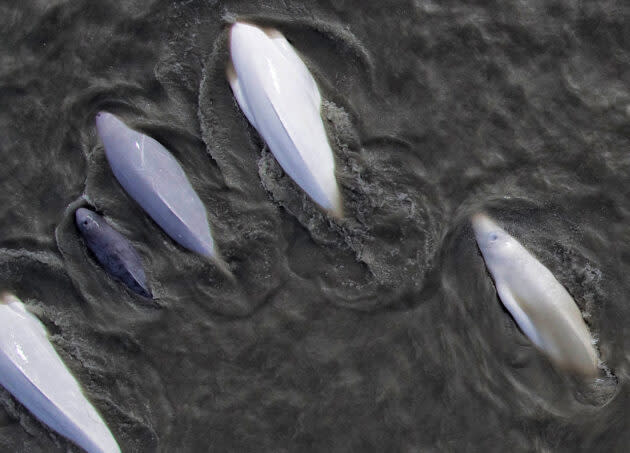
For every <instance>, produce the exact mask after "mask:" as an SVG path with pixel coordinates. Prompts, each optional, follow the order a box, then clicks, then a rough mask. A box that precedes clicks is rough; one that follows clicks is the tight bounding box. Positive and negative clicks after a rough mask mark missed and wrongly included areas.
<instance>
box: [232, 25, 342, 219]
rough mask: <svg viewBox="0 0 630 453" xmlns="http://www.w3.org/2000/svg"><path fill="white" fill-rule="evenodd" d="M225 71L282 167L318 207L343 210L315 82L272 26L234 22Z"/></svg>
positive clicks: (335, 213) (339, 213) (338, 212)
mask: <svg viewBox="0 0 630 453" xmlns="http://www.w3.org/2000/svg"><path fill="white" fill-rule="evenodd" d="M230 55H231V62H230V63H229V64H228V69H227V76H228V80H229V82H230V85H231V87H232V91H233V92H234V97H235V98H236V100H237V102H238V104H239V106H240V107H241V110H242V111H243V113H244V114H245V116H246V117H247V119H248V120H249V122H250V123H251V124H252V126H254V128H256V130H257V131H258V133H259V134H260V135H261V136H262V138H263V139H264V140H265V142H266V143H267V145H268V146H269V149H270V150H271V152H272V153H273V155H274V157H275V158H276V160H277V161H278V163H279V164H280V165H281V166H282V168H283V169H284V171H286V172H287V174H288V175H289V176H290V177H291V178H292V179H293V180H294V181H295V182H296V183H297V184H298V185H299V186H300V187H301V188H302V189H303V190H304V191H305V192H306V193H307V194H308V195H309V196H310V197H311V198H312V199H313V200H314V201H315V202H316V203H317V204H318V205H319V206H321V207H322V208H323V209H324V210H326V211H328V212H329V213H330V214H332V215H333V216H336V217H341V216H342V215H343V206H342V201H341V195H340V193H339V187H338V185H337V180H336V179H335V159H334V156H333V152H332V149H331V148H330V144H329V143H328V138H327V136H326V131H325V129H324V124H323V122H322V118H321V113H320V110H321V103H322V99H321V96H320V94H319V89H318V88H317V83H315V80H314V79H313V77H312V76H311V73H310V72H309V70H308V68H307V67H306V65H305V64H304V62H303V61H302V60H301V58H300V57H299V55H298V54H297V52H296V51H295V49H294V48H293V47H292V46H291V44H289V42H288V41H287V40H286V39H285V38H284V36H283V35H282V34H281V33H280V32H279V31H277V30H273V29H267V28H259V27H256V26H254V25H251V24H248V23H243V22H236V23H235V24H234V25H232V28H231V30H230Z"/></svg>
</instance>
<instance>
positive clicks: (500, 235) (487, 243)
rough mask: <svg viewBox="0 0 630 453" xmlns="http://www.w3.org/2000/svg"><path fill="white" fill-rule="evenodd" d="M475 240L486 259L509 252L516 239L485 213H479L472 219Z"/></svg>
mask: <svg viewBox="0 0 630 453" xmlns="http://www.w3.org/2000/svg"><path fill="white" fill-rule="evenodd" d="M471 223H472V227H473V231H474V232H475V239H476V240H477V244H478V245H479V250H481V253H482V254H483V256H484V258H486V259H488V258H490V257H492V256H496V255H500V254H503V253H505V251H507V250H508V249H509V248H510V247H511V245H512V243H513V241H514V239H513V238H512V236H510V235H509V234H508V233H507V232H506V231H505V230H503V229H502V228H501V227H500V226H499V225H497V224H496V222H495V221H494V220H492V219H491V218H490V217H488V216H487V215H486V214H484V213H481V212H480V213H477V214H475V215H473V216H472V217H471Z"/></svg>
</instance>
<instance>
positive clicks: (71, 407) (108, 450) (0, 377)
mask: <svg viewBox="0 0 630 453" xmlns="http://www.w3.org/2000/svg"><path fill="white" fill-rule="evenodd" d="M0 384H2V386H3V387H4V388H6V389H7V390H8V391H9V392H10V393H11V394H12V395H13V396H14V397H15V398H16V399H18V400H19V401H20V402H21V403H22V404H23V405H24V406H26V408H27V409H28V410H30V411H31V412H32V414H33V415H34V416H35V417H36V418H37V419H39V420H40V421H41V422H43V423H44V424H46V425H48V426H49V427H50V428H51V429H53V430H54V431H56V432H58V433H59V434H61V435H62V436H64V437H67V438H68V439H70V440H71V441H72V442H74V443H76V444H77V445H79V446H80V447H81V448H83V449H85V450H86V451H87V452H88V453H120V448H119V447H118V444H117V443H116V440H115V439H114V437H113V436H112V434H111V432H110V431H109V429H108V428H107V425H105V422H103V419H102V418H101V416H100V415H99V414H98V412H97V411H96V409H94V407H93V406H92V405H91V404H90V402H89V401H88V400H87V398H86V397H85V396H84V395H83V392H82V391H81V387H80V386H79V383H78V382H77V381H76V379H75V378H74V377H73V376H72V374H71V373H70V371H69V370H68V368H66V366H65V365H64V363H63V362H62V360H61V358H60V357H59V355H57V352H56V351H55V349H54V348H53V346H52V345H51V344H50V342H49V341H48V334H47V332H46V329H45V327H44V325H43V324H42V323H41V322H40V321H39V319H37V317H35V316H34V315H32V314H31V313H30V312H29V311H28V310H26V308H25V307H24V305H23V304H22V302H20V301H19V300H18V299H17V298H16V297H15V296H13V295H11V294H6V293H5V294H2V295H0Z"/></svg>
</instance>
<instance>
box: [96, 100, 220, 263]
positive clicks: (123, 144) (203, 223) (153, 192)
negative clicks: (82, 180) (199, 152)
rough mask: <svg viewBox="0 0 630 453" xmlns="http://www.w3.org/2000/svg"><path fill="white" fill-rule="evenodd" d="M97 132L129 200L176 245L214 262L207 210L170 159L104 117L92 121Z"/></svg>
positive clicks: (104, 114)
mask: <svg viewBox="0 0 630 453" xmlns="http://www.w3.org/2000/svg"><path fill="white" fill-rule="evenodd" d="M96 129H97V131H98V134H99V136H100V137H101V140H102V141H103V145H104V146H105V154H106V156H107V160H108V161H109V165H110V166H111V168H112V171H113V172H114V176H116V179H118V182H119V183H120V185H121V186H122V187H123V188H124V189H125V190H126V191H127V193H128V194H129V195H130V196H131V198H133V199H134V200H135V201H136V202H137V203H138V204H139V205H140V206H141V207H142V208H143V209H144V210H145V211H146V212H147V214H149V216H150V217H151V218H152V219H153V220H154V221H155V223H157V224H158V225H159V226H160V227H161V228H162V229H163V230H164V231H165V232H166V234H168V235H169V236H170V237H171V238H172V239H173V240H174V241H176V242H178V243H179V244H180V245H182V246H183V247H185V248H187V249H189V250H192V251H194V252H196V253H198V254H200V255H202V256H205V257H208V258H216V257H217V253H216V250H215V247H214V241H213V239H212V234H211V232H210V225H209V223H208V217H207V214H206V208H205V206H204V205H203V203H202V202H201V200H200V199H199V196H198V195H197V192H195V189H193V187H192V185H191V184H190V182H189V181H188V178H187V177H186V174H185V173H184V170H183V169H182V167H181V165H180V164H179V162H177V160H175V158H174V157H173V156H172V155H171V153H170V152H169V151H168V150H167V149H166V148H164V146H162V145H161V144H160V143H159V142H158V141H156V140H154V139H153V138H151V137H149V136H147V135H145V134H142V133H140V132H138V131H135V130H133V129H131V128H130V127H128V126H127V125H126V124H125V123H123V122H122V121H121V120H120V119H118V118H117V117H116V116H115V115H113V114H111V113H108V112H99V113H98V114H97V115H96Z"/></svg>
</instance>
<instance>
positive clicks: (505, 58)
mask: <svg viewBox="0 0 630 453" xmlns="http://www.w3.org/2000/svg"><path fill="white" fill-rule="evenodd" d="M236 19H246V20H249V21H251V22H254V23H256V24H259V25H264V26H272V27H275V28H277V29H278V30H280V31H281V32H282V33H283V34H284V35H285V36H286V37H287V39H288V40H289V41H290V42H291V43H292V45H293V46H294V47H295V48H296V49H297V50H298V51H299V52H300V54H301V55H302V56H303V59H304V61H305V63H306V65H307V66H308V68H309V69H310V70H311V72H312V74H313V76H314V78H315V79H316V80H317V82H318V85H319V87H320V91H321V93H322V98H323V99H324V103H323V109H322V117H323V120H324V123H325V127H326V129H327V133H328V137H329V141H330V143H331V146H332V148H333V152H334V154H335V160H336V167H337V168H336V172H337V179H338V181H339V185H340V188H341V190H342V196H343V199H344V210H345V217H344V218H343V219H342V220H335V219H332V218H331V217H328V216H326V215H325V214H323V213H322V212H321V211H320V210H319V209H318V208H317V207H316V206H315V205H314V204H313V202H312V201H311V200H310V199H309V198H308V197H307V196H306V195H305V194H304V193H303V192H302V191H301V190H300V189H299V188H298V186H297V185H296V184H295V183H294V182H293V181H291V179H290V178H288V177H287V176H286V175H285V174H284V172H283V171H282V169H281V168H280V166H279V165H278V164H277V162H276V161H275V159H274V157H273V155H272V154H271V153H270V152H269V150H268V149H267V147H266V146H265V144H264V142H263V141H262V139H261V138H260V137H259V135H258V134H257V133H256V131H255V129H253V127H252V126H251V125H250V124H249V123H248V121H247V119H246V118H245V117H244V115H243V114H242V112H241V111H240V109H239V107H238V104H237V103H236V102H235V100H234V97H233V95H232V92H231V90H230V87H229V84H228V82H227V80H226V77H225V68H226V63H227V60H228V47H227V36H228V35H227V30H228V28H229V26H230V24H231V23H233V22H234V21H235V20H236ZM629 23H630V7H629V6H628V4H627V2H624V1H621V0H602V1H598V2H582V1H577V0H565V1H555V0H545V1H541V0H532V1H516V0H510V1H499V0H489V1H473V2H465V1H462V0H448V1H442V2H438V1H432V0H414V1H377V0H366V1H359V0H317V1H315V0H309V1H297V0H296V1H276V0H260V1H258V0H248V1H212V0H206V1H195V0H188V1H183V0H182V1H173V0H169V1H159V0H152V1H130V0H125V1H113V0H102V1H89V0H77V1H64V0H21V1H17V0H3V1H2V2H0V38H1V39H0V106H1V107H0V153H1V156H2V166H0V174H1V177H0V185H1V186H0V188H1V190H0V196H1V197H2V203H0V212H1V215H0V222H1V223H0V232H1V234H0V284H1V287H2V288H1V289H3V290H10V291H12V292H14V293H15V294H16V295H18V296H19V297H20V298H21V299H22V300H23V301H24V302H25V303H26V305H27V306H28V308H29V309H30V310H31V311H32V312H33V313H35V314H36V315H37V316H38V317H39V319H41V320H42V322H43V323H44V324H45V325H46V327H47V328H48V331H49V333H50V338H51V341H52V343H53V345H54V346H55V348H56V350H57V351H58V352H59V354H60V356H61V357H62V359H63V360H64V362H65V363H66V364H67V366H68V368H69V369H70V370H71V371H72V372H73V374H74V375H75V376H76V377H77V379H78V380H79V382H80V383H81V385H82V386H83V388H84V392H85V394H86V396H87V397H88V398H89V399H90V401H91V402H92V403H93V404H94V405H95V407H96V408H97V409H98V410H99V412H100V413H101V414H102V415H103V418H104V420H105V421H106V422H107V424H108V426H109V428H110V429H111V431H112V433H113V435H114V437H115V438H116V439H117V441H118V442H119V444H120V446H121V449H122V451H124V452H205V451H219V452H237V451H238V452H248V451H252V452H253V451H256V452H262V451H264V452H297V451H300V452H301V451H304V452H330V451H333V452H350V451H353V452H394V451H396V452H420V451H421V452H434V451H440V452H442V451H444V452H462V451H469V452H480V451H514V452H532V451H536V452H550V451H554V452H555V451H560V452H564V451H566V452H576V451H584V452H595V451H602V452H604V451H605V452H609V451H615V452H624V451H627V449H628V445H630V417H628V414H629V409H628V407H630V382H629V381H630V368H629V365H630V354H629V353H628V351H630V327H629V326H630V301H629V300H628V299H629V297H628V296H629V295H630V279H629V278H628V274H630V197H629V194H630V157H629V156H630V154H629V152H630V26H629V25H628V24H629ZM100 110H107V111H111V112H113V113H115V114H116V115H119V116H120V117H121V118H122V119H124V121H125V122H127V123H128V124H129V125H130V126H132V127H134V128H135V129H137V130H139V131H142V132H143V133H145V134H148V135H150V136H152V137H154V138H155V139H156V140H158V141H159V142H160V143H162V144H164V146H166V147H167V148H168V149H169V150H170V151H171V152H172V153H173V155H174V156H175V157H176V158H177V159H178V160H179V162H180V163H181V164H182V167H183V168H184V170H185V171H186V173H187V175H188V177H189V179H190V181H191V183H192V185H193V187H194V188H195V190H196V191H197V192H198V194H199V196H200V198H201V199H202V201H203V203H204V204H205V206H206V208H207V211H208V217H209V221H210V223H211V225H212V228H213V234H214V239H215V241H216V244H217V247H218V248H219V250H220V251H221V254H222V257H223V258H224V259H225V261H226V262H227V263H228V265H229V267H230V269H231V270H232V272H233V274H234V276H235V279H234V281H231V280H230V279H227V278H226V277H225V276H224V275H223V274H222V273H221V272H219V271H218V270H217V269H216V267H215V266H213V264H212V263H211V262H209V261H208V260H205V259H203V258H201V257H199V256H197V255H195V254H193V253H191V252H189V251H186V250H185V249H183V248H181V247H180V246H178V245H176V244H175V243H174V242H173V241H172V240H171V239H170V238H169V237H168V236H166V235H165V234H164V233H163V232H162V231H161V230H160V228H159V227H158V226H157V225H156V224H155V223H154V222H153V221H152V220H151V219H150V218H149V217H148V216H147V215H146V214H145V213H144V212H143V211H142V209H141V208H140V207H139V206H138V205H137V204H136V203H135V202H134V201H133V200H132V199H130V198H129V197H128V196H127V195H126V193H125V192H124V191H123V189H122V188H121V187H120V185H119V184H118V182H117V181H116V179H115V178H114V176H113V174H112V172H111V170H110V168H109V165H108V164H107V160H106V158H105V155H104V150H103V146H102V144H101V142H100V140H99V139H98V136H97V135H96V131H95V126H94V116H95V114H96V112H98V111H100ZM80 206H89V207H91V208H93V209H95V210H97V211H98V212H99V213H101V214H103V215H104V216H105V218H106V219H107V220H108V222H109V223H110V224H111V225H113V226H114V227H115V228H116V229H117V230H119V231H120V232H122V233H123V234H124V235H125V236H127V237H128V238H129V239H130V240H131V241H132V243H133V244H134V246H135V247H136V248H137V249H138V251H139V252H140V254H141V255H142V257H143V259H144V261H145V265H146V270H147V277H148V279H149V281H150V283H151V286H152V289H153V293H154V296H155V299H154V300H153V301H150V300H146V299H142V298H139V297H138V296H136V295H134V294H133V293H131V292H130V291H128V290H127V289H125V287H124V285H121V284H120V282H118V281H115V280H113V279H112V278H110V277H109V276H108V275H107V274H106V273H105V272H104V271H103V269H102V268H101V267H100V266H99V265H98V263H97V262H96V260H95V259H94V257H93V256H91V255H90V253H89V252H88V251H87V249H86V248H85V245H84V243H83V242H82V241H81V238H80V236H79V232H78V230H77V228H76V226H75V225H74V220H73V219H74V211H75V210H76V209H77V208H78V207H80ZM478 210H485V211H486V212H489V213H490V214H491V215H492V216H493V217H494V218H496V219H497V220H498V221H499V222H500V223H501V224H502V225H503V226H504V227H505V228H506V230H508V231H509V232H510V234H513V235H514V237H516V238H518V240H519V241H520V242H521V243H522V244H523V245H524V246H525V247H527V248H528V249H529V250H530V251H531V252H532V253H533V254H534V255H535V256H536V257H537V258H538V259H539V260H540V261H541V262H542V263H543V264H544V265H545V266H547V267H548V268H549V269H550V270H551V271H552V272H553V274H554V275H555V276H556V277H557V279H558V280H559V281H560V282H561V283H562V284H563V285H564V286H565V287H566V288H567V290H568V291H569V292H570V293H571V295H572V296H573V297H574V298H575V301H576V303H577V304H578V306H579V308H580V309H581V310H582V312H583V314H584V317H585V319H586V322H587V324H588V326H589V329H590V330H591V332H592V334H593V336H594V337H595V338H596V339H597V350H598V354H599V357H600V362H601V363H600V368H601V370H600V371H601V372H600V377H599V378H597V379H595V380H591V381H588V382H584V381H582V380H579V379H576V378H573V377H571V376H569V375H566V374H564V373H562V372H560V371H557V370H555V369H554V367H553V366H551V364H550V363H549V361H548V360H547V359H546V358H545V357H544V356H543V355H542V354H541V353H540V352H539V351H537V350H536V349H535V348H534V347H533V346H532V344H531V342H530V341H529V340H528V339H527V338H526V337H525V336H524V335H523V334H522V333H521V331H520V330H519V329H518V327H517V325H516V324H515V322H514V320H513V319H512V318H511V317H510V316H509V314H508V312H507V311H506V310H505V309H504V308H503V306H502V304H501V302H500V301H499V299H498V297H497V294H496V290H495V288H494V285H493V282H492V279H491V278H490V276H489V274H488V272H487V270H486V267H485V265H484V261H483V259H482V257H481V255H480V253H479V250H478V248H477V245H476V243H475V239H474V237H473V234H472V231H471V227H470V224H469V217H470V215H471V214H472V213H473V212H476V211H478ZM0 403H1V404H0V450H2V451H7V452H8V451H11V452H62V451H79V450H78V447H76V446H74V445H73V444H71V443H70V442H69V441H67V440H65V439H64V438H62V437H60V436H59V435H57V434H55V433H53V432H52V431H50V430H49V429H47V428H46V427H45V426H44V425H42V424H41V423H39V422H38V421H37V419H36V418H35V417H34V416H33V415H32V414H31V413H30V412H29V411H28V410H26V409H25V408H24V407H23V406H22V405H21V404H20V403H18V402H17V401H16V400H15V398H14V397H12V396H11V395H10V394H9V393H8V392H6V391H5V390H4V389H0Z"/></svg>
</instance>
